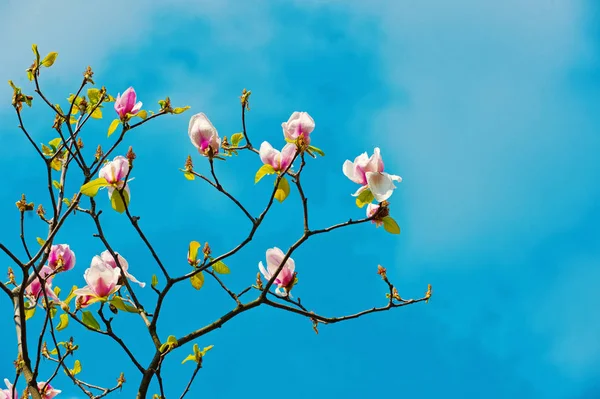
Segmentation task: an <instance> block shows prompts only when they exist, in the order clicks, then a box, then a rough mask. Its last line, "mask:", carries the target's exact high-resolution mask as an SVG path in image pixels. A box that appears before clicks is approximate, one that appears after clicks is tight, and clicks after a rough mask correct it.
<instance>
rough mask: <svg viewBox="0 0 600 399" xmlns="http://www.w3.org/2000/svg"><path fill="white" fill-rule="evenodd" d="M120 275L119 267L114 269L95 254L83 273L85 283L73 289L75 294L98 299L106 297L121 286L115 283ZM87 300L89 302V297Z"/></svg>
mask: <svg viewBox="0 0 600 399" xmlns="http://www.w3.org/2000/svg"><path fill="white" fill-rule="evenodd" d="M120 276H121V271H120V270H119V269H114V268H113V267H111V265H109V264H108V263H106V262H105V261H104V260H103V259H102V258H101V257H100V256H98V255H96V256H94V257H93V258H92V263H91V265H90V267H89V268H88V269H87V270H86V271H85V273H84V275H83V278H84V279H85V282H86V283H87V285H86V286H85V287H83V288H80V289H78V290H75V295H77V296H91V297H93V298H98V299H101V298H102V299H103V298H107V297H108V296H109V295H111V294H113V293H115V292H116V291H117V290H118V289H119V288H121V286H120V285H118V284H117V283H118V282H119V277H120ZM87 302H89V298H88V299H87Z"/></svg>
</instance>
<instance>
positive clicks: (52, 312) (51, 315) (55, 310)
mask: <svg viewBox="0 0 600 399" xmlns="http://www.w3.org/2000/svg"><path fill="white" fill-rule="evenodd" d="M57 312H58V309H56V308H55V307H54V306H52V307H51V308H50V317H52V318H54V316H56V313H57Z"/></svg>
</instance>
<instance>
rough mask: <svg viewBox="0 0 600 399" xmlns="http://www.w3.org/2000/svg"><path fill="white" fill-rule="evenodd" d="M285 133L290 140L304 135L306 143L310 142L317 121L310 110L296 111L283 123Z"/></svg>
mask: <svg viewBox="0 0 600 399" xmlns="http://www.w3.org/2000/svg"><path fill="white" fill-rule="evenodd" d="M281 127H282V128H283V135H284V136H285V138H286V139H287V140H288V141H296V140H298V138H300V137H302V138H303V140H304V143H306V144H307V145H308V144H310V134H311V132H312V131H313V130H314V129H315V121H314V120H313V118H311V116H310V115H309V114H308V112H298V111H296V112H294V113H293V114H292V116H290V119H288V121H287V122H284V123H282V124H281Z"/></svg>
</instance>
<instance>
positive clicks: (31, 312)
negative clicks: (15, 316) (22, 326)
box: [25, 304, 37, 320]
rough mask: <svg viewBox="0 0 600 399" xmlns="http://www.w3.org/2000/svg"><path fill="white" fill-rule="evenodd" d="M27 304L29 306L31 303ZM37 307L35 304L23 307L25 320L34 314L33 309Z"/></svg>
mask: <svg viewBox="0 0 600 399" xmlns="http://www.w3.org/2000/svg"><path fill="white" fill-rule="evenodd" d="M28 306H31V304H28ZM36 309H37V307H36V306H34V307H32V308H30V309H25V320H29V319H31V318H32V317H33V315H34V314H35V310H36Z"/></svg>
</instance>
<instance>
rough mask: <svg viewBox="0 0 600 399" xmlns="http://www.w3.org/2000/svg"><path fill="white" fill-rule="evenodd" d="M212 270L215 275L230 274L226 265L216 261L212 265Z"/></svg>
mask: <svg viewBox="0 0 600 399" xmlns="http://www.w3.org/2000/svg"><path fill="white" fill-rule="evenodd" d="M212 268H213V270H214V271H215V272H216V273H219V274H229V273H230V272H231V271H230V270H229V268H228V267H227V265H226V264H225V263H223V262H222V261H218V262H216V263H215V264H213V265H212Z"/></svg>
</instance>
